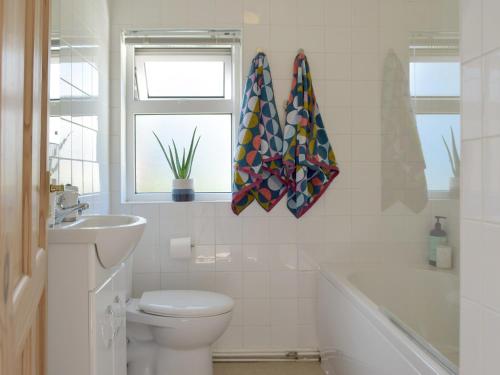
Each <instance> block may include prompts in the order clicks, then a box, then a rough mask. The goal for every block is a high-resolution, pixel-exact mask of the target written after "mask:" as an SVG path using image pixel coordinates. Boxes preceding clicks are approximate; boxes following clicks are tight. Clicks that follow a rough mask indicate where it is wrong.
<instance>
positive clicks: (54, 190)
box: [47, 178, 64, 227]
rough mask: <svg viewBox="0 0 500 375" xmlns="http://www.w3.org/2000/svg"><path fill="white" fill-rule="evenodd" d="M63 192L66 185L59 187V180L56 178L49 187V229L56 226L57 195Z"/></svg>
mask: <svg viewBox="0 0 500 375" xmlns="http://www.w3.org/2000/svg"><path fill="white" fill-rule="evenodd" d="M62 191H64V185H57V180H56V179H55V178H53V179H51V180H50V185H49V213H48V217H47V224H48V225H49V227H53V226H54V225H55V220H56V205H57V194H58V193H59V192H62Z"/></svg>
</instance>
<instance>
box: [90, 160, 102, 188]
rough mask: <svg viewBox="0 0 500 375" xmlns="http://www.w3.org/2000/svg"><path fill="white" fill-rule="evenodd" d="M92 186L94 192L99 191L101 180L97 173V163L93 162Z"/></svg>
mask: <svg viewBox="0 0 500 375" xmlns="http://www.w3.org/2000/svg"><path fill="white" fill-rule="evenodd" d="M92 173H93V176H92V186H93V191H94V193H99V192H100V191H101V180H100V173H99V163H93V165H92Z"/></svg>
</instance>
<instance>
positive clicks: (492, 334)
mask: <svg viewBox="0 0 500 375" xmlns="http://www.w3.org/2000/svg"><path fill="white" fill-rule="evenodd" d="M470 323H471V324H473V326H475V327H477V321H476V322H470ZM474 323H475V324H474ZM481 323H482V324H481V346H480V348H481V354H480V355H481V356H480V358H481V362H482V366H480V367H479V368H481V372H480V373H481V374H483V375H496V374H498V353H500V335H499V334H498V332H500V314H498V313H497V312H494V311H491V310H488V309H486V308H483V310H482V315H481ZM470 355H471V357H472V358H471V361H474V360H475V359H476V358H475V357H476V356H477V352H476V350H473V351H472V352H471V353H470ZM466 358H467V357H466Z"/></svg>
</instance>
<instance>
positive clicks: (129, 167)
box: [120, 31, 242, 203]
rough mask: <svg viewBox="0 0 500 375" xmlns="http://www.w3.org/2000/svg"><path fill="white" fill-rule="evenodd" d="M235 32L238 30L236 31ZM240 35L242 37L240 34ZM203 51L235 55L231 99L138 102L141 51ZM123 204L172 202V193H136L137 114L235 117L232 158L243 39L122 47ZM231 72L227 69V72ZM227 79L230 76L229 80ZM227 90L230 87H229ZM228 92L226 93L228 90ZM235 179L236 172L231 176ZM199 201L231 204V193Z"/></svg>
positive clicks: (201, 196) (203, 196)
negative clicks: (137, 65)
mask: <svg viewBox="0 0 500 375" xmlns="http://www.w3.org/2000/svg"><path fill="white" fill-rule="evenodd" d="M233 32H234V31H233ZM237 33H238V36H239V32H237ZM186 47H190V48H199V49H200V52H201V51H205V50H210V49H221V48H227V49H229V50H230V56H231V73H230V74H231V76H232V77H231V82H230V85H231V88H230V89H231V96H230V98H227V97H224V98H199V97H196V98H195V97H189V98H171V97H169V98H151V99H147V100H138V98H136V93H135V79H134V78H132V77H134V72H135V51H136V49H139V48H148V49H161V48H176V49H179V48H186ZM121 65H122V69H121V79H120V83H121V92H122V93H123V94H122V95H121V123H122V126H121V128H122V137H121V144H122V147H121V150H122V153H121V164H122V168H121V171H122V177H121V201H122V202H123V203H134V202H172V193H167V192H163V193H160V192H158V193H155V192H151V193H137V192H136V165H135V164H136V154H135V137H136V134H135V116H136V115H143V114H146V115H183V114H230V115H231V140H232V141H231V157H232V155H233V153H234V149H235V146H236V143H235V142H236V134H237V132H236V129H237V125H238V121H239V111H240V92H241V82H242V75H241V46H240V41H239V37H238V39H237V40H234V41H229V40H225V41H221V42H220V43H212V42H210V41H207V43H203V42H202V43H200V41H199V40H193V42H192V43H190V42H189V40H185V41H183V44H182V45H180V44H178V43H177V44H168V43H125V42H124V40H123V39H122V44H121ZM226 70H227V69H226ZM226 78H227V77H226ZM226 88H227V86H226ZM225 91H226V90H225ZM231 176H232V173H231ZM195 200H196V201H205V202H207V201H230V200H231V192H209V193H201V192H197V193H196V194H195Z"/></svg>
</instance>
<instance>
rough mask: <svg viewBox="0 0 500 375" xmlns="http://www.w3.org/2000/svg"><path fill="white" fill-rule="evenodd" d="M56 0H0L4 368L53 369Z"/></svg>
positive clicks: (0, 367) (10, 374)
mask: <svg viewBox="0 0 500 375" xmlns="http://www.w3.org/2000/svg"><path fill="white" fill-rule="evenodd" d="M49 2H50V0H0V51H1V57H0V285H1V290H0V374H1V375H18V374H19V375H21V374H22V375H28V374H30V375H32V374H45V346H46V345H45V336H46V335H45V330H46V319H45V315H46V305H45V300H46V298H45V296H46V285H47V283H46V279H47V253H46V248H47V245H46V241H47V240H46V212H47V204H48V196H47V194H48V193H47V190H48V181H47V179H48V176H47V173H46V160H47V151H46V150H47V105H48V87H47V78H48V53H49V31H48V30H49Z"/></svg>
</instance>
